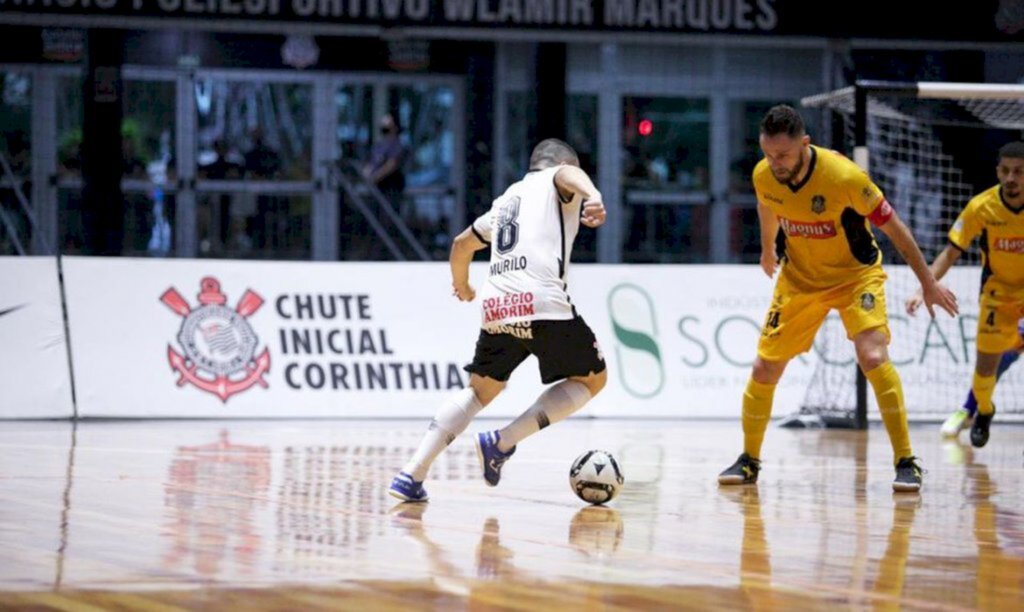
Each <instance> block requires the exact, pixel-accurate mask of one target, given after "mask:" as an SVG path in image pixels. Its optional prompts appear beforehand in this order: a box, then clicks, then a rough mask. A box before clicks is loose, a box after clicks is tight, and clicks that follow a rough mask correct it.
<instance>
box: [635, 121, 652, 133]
mask: <svg viewBox="0 0 1024 612" xmlns="http://www.w3.org/2000/svg"><path fill="white" fill-rule="evenodd" d="M636 131H637V132H640V135H641V136H650V135H651V132H653V131H654V123H652V122H651V120H650V119H641V120H640V125H638V126H636Z"/></svg>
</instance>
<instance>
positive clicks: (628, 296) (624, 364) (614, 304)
mask: <svg viewBox="0 0 1024 612" xmlns="http://www.w3.org/2000/svg"><path fill="white" fill-rule="evenodd" d="M608 313H609V314H610V316H611V322H612V329H613V330H614V332H615V338H616V340H617V341H618V342H616V345H615V359H616V361H617V362H618V364H619V367H618V368H617V370H618V372H619V380H620V381H621V382H622V386H623V387H625V389H626V391H628V392H629V393H630V394H631V395H633V396H635V397H639V398H648V397H653V396H655V395H657V394H658V393H659V392H660V391H661V388H662V387H663V386H664V385H665V368H664V365H663V364H662V360H661V349H660V348H658V341H657V340H656V339H655V338H656V336H657V335H658V321H657V318H656V317H655V313H654V303H653V302H652V301H651V298H650V296H649V295H647V292H646V291H644V290H643V289H642V288H640V287H638V286H636V285H632V284H629V283H623V284H621V285H616V286H615V287H613V288H612V290H611V291H610V292H609V293H608Z"/></svg>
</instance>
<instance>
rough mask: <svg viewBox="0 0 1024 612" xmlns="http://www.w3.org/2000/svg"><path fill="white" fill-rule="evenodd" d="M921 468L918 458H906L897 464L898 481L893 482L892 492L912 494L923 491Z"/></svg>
mask: <svg viewBox="0 0 1024 612" xmlns="http://www.w3.org/2000/svg"><path fill="white" fill-rule="evenodd" d="M921 474H922V471H921V466H919V465H918V464H917V457H904V458H902V459H900V460H899V463H897V464H896V480H894V481H892V490H893V491H900V492H910V493H913V492H915V491H920V490H921Z"/></svg>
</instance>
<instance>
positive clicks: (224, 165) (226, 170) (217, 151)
mask: <svg viewBox="0 0 1024 612" xmlns="http://www.w3.org/2000/svg"><path fill="white" fill-rule="evenodd" d="M213 153H214V155H215V156H216V157H214V158H213V161H212V162H210V163H208V164H206V165H203V166H200V167H199V177H200V178H205V179H210V180H215V181H218V180H219V181H224V180H235V179H240V178H242V171H243V168H242V167H241V166H240V165H238V164H236V163H235V162H232V161H229V160H228V148H227V145H226V144H225V143H224V141H223V140H215V141H214V142H213ZM247 161H248V160H247Z"/></svg>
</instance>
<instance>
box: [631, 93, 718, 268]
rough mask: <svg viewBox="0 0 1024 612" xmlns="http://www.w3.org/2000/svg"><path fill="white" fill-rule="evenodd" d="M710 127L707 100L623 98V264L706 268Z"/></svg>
mask: <svg viewBox="0 0 1024 612" xmlns="http://www.w3.org/2000/svg"><path fill="white" fill-rule="evenodd" d="M710 124H711V121H710V105H709V102H708V100H707V99H702V98H676V97H645V96H625V97H623V98H622V147H623V151H622V158H621V159H622V169H621V172H622V174H621V176H622V191H623V202H624V204H625V206H624V213H625V214H624V221H625V225H624V228H623V243H622V259H623V261H625V262H632V263H681V262H706V261H708V258H709V240H708V234H709V232H708V224H709V223H708V222H709V208H710V202H711V191H710V189H711V185H710V172H709V168H710V155H709V150H710V149H709V142H710V131H711V128H710Z"/></svg>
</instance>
